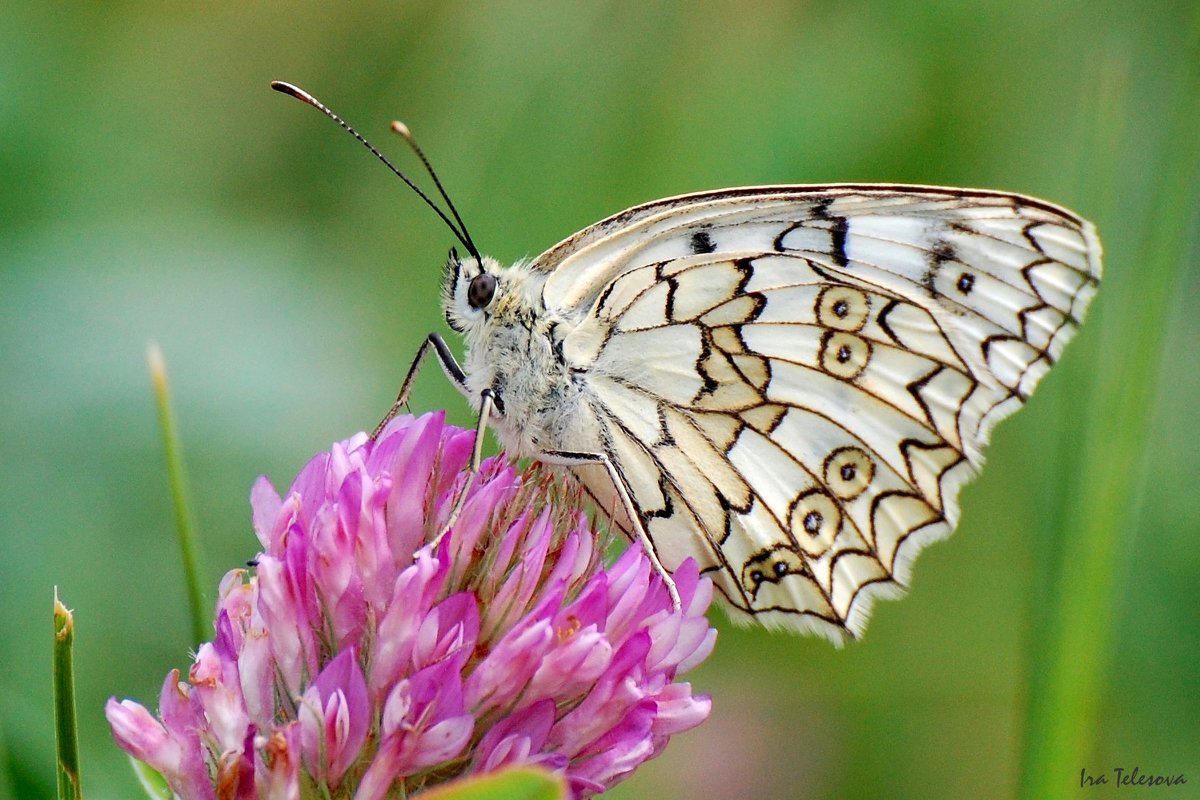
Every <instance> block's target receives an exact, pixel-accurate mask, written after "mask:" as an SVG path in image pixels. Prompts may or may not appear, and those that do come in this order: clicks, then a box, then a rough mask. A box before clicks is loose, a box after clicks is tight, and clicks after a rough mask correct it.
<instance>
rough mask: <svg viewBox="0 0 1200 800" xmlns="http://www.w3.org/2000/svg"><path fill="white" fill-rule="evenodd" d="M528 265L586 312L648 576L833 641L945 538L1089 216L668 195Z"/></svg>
mask: <svg viewBox="0 0 1200 800" xmlns="http://www.w3.org/2000/svg"><path fill="white" fill-rule="evenodd" d="M530 266H531V267H532V268H533V269H535V270H542V271H546V272H548V273H549V275H548V277H547V280H546V284H545V287H544V290H543V299H544V302H545V303H546V307H547V308H548V309H551V310H555V311H557V312H558V313H567V312H568V311H569V310H570V309H577V310H583V311H585V312H586V313H584V314H583V318H582V319H581V320H580V321H579V324H578V325H577V326H576V327H575V328H574V329H573V330H572V331H571V332H570V334H568V335H567V336H566V338H565V340H564V342H563V353H564V354H565V356H566V357H567V358H568V359H569V360H570V362H571V363H572V364H575V365H577V366H578V368H579V369H580V370H582V371H586V373H587V376H588V387H589V393H588V396H589V402H590V405H591V408H592V411H593V412H594V414H595V416H596V418H597V419H598V420H599V423H600V429H601V431H602V437H603V441H604V443H605V447H606V450H607V453H608V455H609V457H610V458H611V459H612V460H613V461H614V463H615V464H616V465H617V468H618V470H619V471H620V472H621V474H622V476H624V478H625V481H626V483H627V484H628V486H629V487H630V490H631V494H632V499H633V502H634V504H635V506H636V507H637V510H638V512H639V516H640V517H641V520H642V523H643V524H644V526H645V528H646V531H647V533H648V534H649V537H650V539H651V541H652V542H653V543H654V546H655V549H656V550H657V551H658V555H659V557H660V558H661V560H662V561H663V563H664V564H666V565H667V566H668V567H673V566H675V565H676V564H677V563H678V562H679V561H681V560H682V559H683V558H684V557H687V556H692V557H695V558H696V559H697V560H698V561H699V562H700V564H701V567H702V569H705V570H706V572H707V573H708V574H709V575H710V576H711V577H712V578H713V579H714V583H715V584H716V585H717V586H718V588H719V589H720V591H721V592H722V593H723V594H724V596H725V598H726V599H727V600H728V601H729V604H730V605H731V606H732V607H733V608H734V609H736V610H737V611H739V612H742V613H744V614H746V615H750V616H752V617H754V618H756V619H758V620H760V621H763V622H766V623H768V624H780V625H785V626H790V627H798V628H801V629H814V630H818V631H820V632H823V633H826V634H828V635H831V636H832V637H833V638H835V639H836V638H840V637H841V636H842V635H844V634H845V633H850V634H857V633H858V632H859V631H861V629H862V627H863V626H864V625H865V622H866V618H867V614H868V612H869V608H870V603H871V601H872V599H873V598H874V597H875V596H876V595H879V594H888V593H895V592H897V591H899V590H900V589H902V587H903V585H904V583H905V581H906V580H907V577H908V570H909V565H910V564H911V561H912V559H913V557H915V555H916V554H917V552H918V551H919V550H920V549H921V548H922V547H923V546H924V544H925V543H927V542H928V541H931V540H933V539H936V538H939V537H941V536H945V535H946V534H948V533H949V532H950V531H951V530H952V528H953V526H954V524H955V522H956V521H957V516H958V509H957V493H958V491H959V489H960V487H961V486H962V485H963V483H964V482H965V481H966V480H968V479H969V478H970V477H971V476H973V475H974V474H975V472H976V471H977V470H978V468H979V466H980V465H981V460H982V449H983V447H984V445H985V444H986V441H987V438H988V435H989V432H990V430H991V428H992V426H993V425H994V424H995V423H996V422H997V421H998V420H999V419H1001V418H1003V417H1004V416H1006V415H1007V414H1008V413H1011V412H1012V411H1013V410H1015V409H1016V408H1017V407H1019V405H1020V404H1021V402H1023V401H1024V399H1025V398H1027V397H1028V395H1029V393H1030V392H1031V391H1032V390H1033V387H1034V386H1035V385H1036V383H1037V381H1038V380H1039V379H1040V378H1041V376H1042V375H1043V374H1044V373H1045V371H1046V370H1047V369H1048V368H1049V367H1050V365H1051V364H1052V363H1053V362H1054V360H1055V359H1056V358H1057V357H1058V355H1059V354H1060V353H1061V351H1062V347H1063V345H1064V344H1065V343H1066V341H1067V339H1069V338H1070V336H1071V335H1072V333H1073V332H1074V330H1075V327H1076V325H1077V324H1078V321H1079V319H1080V318H1081V316H1082V314H1083V311H1084V309H1085V308H1086V305H1087V303H1088V301H1089V299H1090V297H1091V295H1092V294H1093V293H1094V291H1095V287H1096V283H1097V281H1098V279H1099V271H1100V267H1099V246H1098V243H1097V242H1096V239H1095V235H1094V233H1093V232H1092V230H1091V227H1090V225H1088V224H1087V223H1085V222H1083V221H1081V220H1079V219H1077V218H1076V217H1074V216H1073V215H1071V214H1069V212H1065V211H1063V210H1061V209H1057V208H1055V207H1053V206H1050V205H1048V204H1045V203H1042V202H1040V201H1034V200H1029V199H1027V198H1021V197H1017V196H1014V195H1006V194H1000V193H989V192H964V191H959V190H951V189H935V188H922V187H871V186H836V187H768V188H762V189H754V190H749V189H746V190H727V191H725V192H714V193H709V194H703V195H694V196H690V197H683V198H674V199H670V200H664V201H659V202H658V203H652V204H649V205H647V206H642V207H638V208H635V209H631V210H630V211H627V212H623V214H619V215H617V216H615V217H613V218H610V219H609V220H606V221H604V222H601V223H598V224H597V225H595V226H593V227H592V228H588V229H585V230H584V231H583V232H581V233H580V234H577V235H576V236H574V237H572V238H571V239H568V240H567V241H566V242H564V243H562V244H560V245H558V246H557V247H555V248H553V249H552V250H550V251H548V252H547V253H546V254H544V255H543V256H541V257H539V258H538V259H535V260H534V262H533V263H532V264H531V265H530ZM589 484H591V485H590V486H589V488H590V489H591V490H592V491H593V493H594V494H595V495H596V496H597V498H598V499H599V500H600V501H601V503H602V504H603V503H604V502H605V501H606V500H608V501H610V502H609V504H608V506H607V507H609V508H612V507H613V506H612V504H611V491H610V490H608V489H606V488H605V487H603V486H601V485H600V482H598V481H589Z"/></svg>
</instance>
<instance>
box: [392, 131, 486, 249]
mask: <svg viewBox="0 0 1200 800" xmlns="http://www.w3.org/2000/svg"><path fill="white" fill-rule="evenodd" d="M392 130H393V131H395V132H396V133H398V134H400V135H401V136H402V137H404V141H406V142H408V146H409V147H411V148H412V150H413V152H414V153H416V154H417V158H419V159H421V163H422V164H424V165H425V171H426V172H428V173H429V177H431V178H433V185H434V186H436V187H437V190H438V192H440V193H441V195H442V199H443V200H445V201H446V205H447V206H448V207H449V208H450V213H451V214H453V215H454V219H455V221H457V222H458V227H459V230H461V231H462V232H463V238H465V239H466V241H465V242H463V245H464V246H465V247H466V248H467V250H469V251H470V253H471V255H473V256H475V259H476V260H477V261H479V263H480V264H482V263H483V259H481V258H480V257H479V250H477V249H476V247H475V242H474V240H472V239H471V234H470V233H469V232H468V231H467V223H465V222H463V218H462V217H461V216H459V214H458V209H457V208H455V207H454V201H453V200H451V199H450V195H449V194H447V193H446V188H445V187H444V186H442V181H441V179H440V178H439V177H438V174H437V172H435V171H434V169H433V164H430V163H429V159H428V158H426V157H425V151H424V150H422V149H421V146H420V145H419V144H417V140H416V139H415V138H413V135H412V131H411V130H409V128H408V126H407V125H405V124H404V123H403V122H400V121H399V120H396V121H395V122H393V123H392Z"/></svg>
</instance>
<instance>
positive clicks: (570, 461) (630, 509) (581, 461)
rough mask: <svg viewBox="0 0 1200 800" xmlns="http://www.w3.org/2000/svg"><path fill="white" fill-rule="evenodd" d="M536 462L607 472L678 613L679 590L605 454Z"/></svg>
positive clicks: (542, 456)
mask: <svg viewBox="0 0 1200 800" xmlns="http://www.w3.org/2000/svg"><path fill="white" fill-rule="evenodd" d="M537 459H538V460H539V461H542V462H544V463H546V464H554V465H557V466H560V467H581V466H586V465H588V464H600V465H603V466H604V468H605V469H606V470H608V477H609V479H610V480H611V481H612V482H613V486H615V487H616V488H617V496H618V497H620V498H621V504H622V505H623V506H625V513H626V514H628V515H629V519H630V520H631V521H632V523H633V528H634V531H635V532H636V533H637V537H638V540H639V541H640V542H641V543H642V550H643V551H645V553H646V556H647V558H649V559H650V563H651V564H653V565H654V569H655V571H656V572H658V574H659V575H660V576H661V577H662V579H663V583H664V584H665V585H666V587H667V591H668V592H669V593H670V595H671V602H672V603H673V604H674V605H675V610H676V611H679V610H680V609H681V608H682V607H683V604H682V603H681V602H680V601H679V589H677V588H676V586H675V580H674V579H673V578H672V577H671V573H670V572H668V571H667V569H666V567H664V566H663V565H662V562H661V561H659V560H658V553H656V552H655V550H654V543H653V542H651V541H650V535H649V534H648V533H646V526H645V525H643V524H642V517H641V515H640V514H638V511H637V507H636V506H635V505H634V504H633V497H632V495H631V494H630V491H629V486H628V484H626V483H625V478H624V477H622V475H621V473H620V471H619V470H618V469H617V466H616V465H615V464H614V463H613V462H612V459H611V458H609V457H608V454H607V453H576V452H571V451H567V450H547V451H543V452H541V453H538V454H537Z"/></svg>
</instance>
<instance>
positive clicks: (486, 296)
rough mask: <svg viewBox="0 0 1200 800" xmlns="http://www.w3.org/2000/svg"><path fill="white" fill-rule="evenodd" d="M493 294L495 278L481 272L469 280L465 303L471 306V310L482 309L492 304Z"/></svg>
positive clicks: (494, 292) (494, 291)
mask: <svg viewBox="0 0 1200 800" xmlns="http://www.w3.org/2000/svg"><path fill="white" fill-rule="evenodd" d="M495 294H496V276H495V275H491V274H489V273H487V272H481V273H479V274H478V275H476V276H475V277H474V278H471V283H470V285H469V286H467V302H468V303H470V304H471V308H483V307H484V306H486V305H487V304H488V303H490V302H492V297H493V296H494V295H495Z"/></svg>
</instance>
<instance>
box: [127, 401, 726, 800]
mask: <svg viewBox="0 0 1200 800" xmlns="http://www.w3.org/2000/svg"><path fill="white" fill-rule="evenodd" d="M472 444H473V434H472V433H471V432H470V431H464V430H461V429H458V428H454V427H451V426H447V425H446V424H444V422H443V419H442V417H441V416H440V415H426V416H424V417H421V418H419V419H414V418H412V417H402V418H398V419H396V420H393V421H392V422H391V423H390V424H389V425H388V427H387V428H385V430H384V431H383V432H382V434H381V435H380V436H379V437H378V439H377V440H375V441H371V440H369V439H368V438H367V437H366V436H365V435H362V434H359V435H357V436H355V437H354V438H352V439H349V440H347V441H344V442H340V443H338V444H335V445H334V446H333V448H332V449H331V450H330V452H328V453H322V454H320V455H318V456H316V457H315V458H313V459H312V461H310V462H309V463H308V465H307V466H305V467H304V469H303V470H301V472H300V474H299V475H298V476H297V478H296V480H295V482H294V483H293V484H292V488H291V489H290V490H289V491H288V493H287V494H286V496H284V497H280V496H279V495H278V494H277V493H276V491H275V490H274V488H273V487H272V486H271V484H270V483H269V482H268V481H267V480H266V479H265V478H260V479H259V481H258V482H257V483H256V484H255V486H254V488H253V490H252V492H251V504H252V506H253V512H254V513H253V520H254V528H255V531H256V532H257V534H258V538H259V540H260V542H261V543H262V547H263V551H262V553H261V554H260V555H259V556H258V557H257V558H256V560H255V568H254V569H253V571H247V570H233V571H231V572H229V573H228V574H227V575H226V576H225V578H224V580H223V581H222V583H221V587H220V598H219V600H218V603H217V615H216V620H215V632H216V633H215V638H214V639H213V641H211V642H207V643H205V644H204V645H202V646H201V647H200V648H199V650H198V651H197V654H196V660H195V663H194V664H193V665H192V668H191V669H190V670H189V672H188V675H187V680H186V681H181V679H180V675H179V673H178V671H174V672H172V673H171V674H169V675H168V676H167V679H166V682H165V683H164V685H163V690H162V694H161V696H160V698H159V716H158V717H157V718H156V717H154V716H153V715H151V714H150V713H149V712H148V711H147V710H146V709H145V708H143V707H142V706H140V705H138V704H137V703H134V702H132V701H129V700H125V701H121V702H117V701H116V700H115V699H111V700H109V702H108V707H107V713H108V719H109V723H110V725H111V726H112V729H113V734H114V736H115V737H116V739H117V742H118V743H119V744H120V745H121V747H123V748H124V749H125V750H126V751H128V752H129V753H130V754H131V755H133V756H134V757H135V758H138V759H140V760H142V761H145V762H146V763H147V764H149V765H150V766H152V767H153V768H155V769H156V770H158V771H159V772H160V773H162V774H163V775H164V776H165V777H166V779H167V781H168V783H169V784H170V786H171V788H172V790H173V791H174V792H175V793H176V794H177V795H179V796H180V797H182V798H185V799H186V800H191V799H192V798H222V799H223V798H238V799H240V798H300V797H302V796H310V795H311V794H312V790H314V789H316V790H318V793H320V792H326V793H327V794H328V796H331V797H345V798H351V797H353V798H355V800H371V799H372V798H383V797H387V796H393V795H389V792H392V793H393V794H394V793H395V791H396V789H397V788H398V787H400V788H402V789H403V791H404V792H405V793H406V796H407V795H411V794H412V793H414V792H417V791H419V790H420V789H422V788H424V787H426V786H430V785H434V784H436V783H440V782H443V781H445V780H448V779H451V778H454V777H457V776H459V775H463V774H467V773H479V772H488V771H491V770H495V769H497V768H499V767H502V766H508V765H514V764H536V765H541V766H543V767H545V768H548V769H551V770H554V771H557V772H560V773H562V774H564V775H565V776H566V778H567V780H568V782H569V785H570V787H571V790H572V792H573V794H574V795H575V796H577V797H585V796H589V795H591V794H594V793H597V792H601V791H603V790H604V789H606V788H607V787H609V786H611V785H612V784H614V783H616V782H617V781H619V780H621V779H622V778H624V777H626V776H627V775H629V774H630V772H632V771H633V770H634V769H635V768H636V767H637V766H638V765H639V764H641V763H642V762H644V761H646V760H647V759H649V758H653V757H654V756H655V755H657V754H658V753H659V752H660V751H661V750H662V748H663V747H664V746H665V745H666V743H667V740H668V739H669V738H670V736H671V735H672V734H674V733H678V732H680V731H684V730H687V729H689V728H691V727H693V726H695V725H697V724H699V723H700V722H701V721H703V720H704V718H705V717H706V716H707V715H708V711H709V700H708V698H706V697H703V696H696V695H693V694H692V692H691V687H690V686H689V685H688V684H686V683H680V682H677V681H676V680H675V679H676V677H677V676H678V675H680V674H681V673H683V672H685V671H687V670H688V669H690V668H691V667H692V666H694V665H696V664H697V663H699V662H700V661H701V660H703V659H704V658H705V657H706V656H707V655H708V653H709V652H710V651H711V649H712V646H713V643H714V640H715V636H716V632H715V631H714V630H712V629H711V628H710V627H709V625H708V621H707V619H706V618H705V617H704V613H705V611H706V610H707V607H708V604H709V602H710V600H711V596H712V587H711V584H709V582H708V581H707V580H706V579H702V578H700V577H699V575H698V572H697V568H696V565H695V563H694V562H691V561H688V562H685V563H684V564H683V566H681V567H680V568H679V570H678V571H677V572H676V573H675V576H674V579H675V583H676V585H677V587H678V590H679V595H680V598H681V600H682V609H680V610H676V609H675V608H674V606H673V604H672V602H671V600H670V597H669V594H668V592H667V589H666V587H665V586H664V585H663V583H662V580H661V579H660V578H659V576H658V575H657V574H655V572H654V570H653V569H652V568H651V566H650V562H649V561H648V559H647V558H646V557H645V555H644V554H643V553H642V551H641V550H640V549H639V548H638V547H636V546H634V547H630V548H628V549H627V550H626V551H625V552H624V554H623V555H621V556H620V557H619V558H617V560H616V561H615V563H613V564H612V565H611V566H607V567H606V566H605V564H604V562H603V560H602V557H601V554H600V551H601V548H599V547H598V546H597V542H596V539H595V536H594V534H593V533H592V532H591V531H590V530H589V528H588V525H587V520H586V517H584V515H583V514H582V512H580V511H579V506H578V499H577V497H576V495H575V494H574V493H572V492H571V491H570V490H565V489H562V488H560V487H558V486H557V485H556V484H554V483H553V482H551V481H550V480H548V479H547V478H545V477H544V476H542V475H541V474H540V473H538V472H537V471H536V469H535V470H532V471H527V472H525V473H520V472H518V471H517V470H516V469H515V468H514V467H513V466H512V465H511V464H510V463H508V462H506V461H504V460H502V459H490V460H489V461H486V462H484V464H483V465H482V466H481V468H480V471H479V474H478V476H476V478H475V479H474V480H471V481H468V475H469V473H468V472H467V471H465V470H464V467H465V466H466V465H467V462H468V460H469V458H470V453H471V448H472ZM463 491H465V492H466V494H465V497H464V498H463V500H462V506H461V513H460V515H459V516H458V518H457V519H456V520H455V521H454V523H453V525H452V526H451V527H450V530H449V533H448V534H447V535H445V536H444V537H442V538H441V539H440V541H438V543H437V546H436V547H434V546H432V545H430V544H428V542H430V541H432V540H434V539H435V537H436V534H437V533H438V532H439V531H441V530H442V529H443V527H444V526H445V525H446V523H447V520H448V519H449V517H450V514H451V509H452V507H453V505H454V503H455V499H456V498H458V496H459V493H460V492H463ZM321 796H325V795H324V794H322V795H321Z"/></svg>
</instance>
